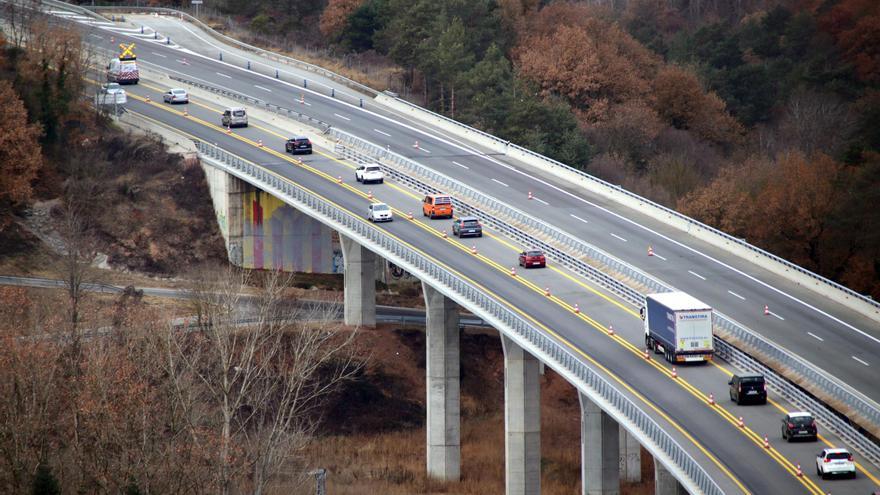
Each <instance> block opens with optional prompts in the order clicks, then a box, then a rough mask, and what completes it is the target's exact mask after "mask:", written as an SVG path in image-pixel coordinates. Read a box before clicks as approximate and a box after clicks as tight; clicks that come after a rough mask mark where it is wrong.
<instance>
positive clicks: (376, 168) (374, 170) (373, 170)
mask: <svg viewBox="0 0 880 495" xmlns="http://www.w3.org/2000/svg"><path fill="white" fill-rule="evenodd" d="M366 171H367V172H381V170H380V169H379V167H367V169H366Z"/></svg>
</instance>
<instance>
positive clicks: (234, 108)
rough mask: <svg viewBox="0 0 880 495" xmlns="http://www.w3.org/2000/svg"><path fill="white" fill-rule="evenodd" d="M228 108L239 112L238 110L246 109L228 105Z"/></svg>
mask: <svg viewBox="0 0 880 495" xmlns="http://www.w3.org/2000/svg"><path fill="white" fill-rule="evenodd" d="M226 109H227V110H231V111H233V112H237V111H238V110H241V111H244V107H228V108H226Z"/></svg>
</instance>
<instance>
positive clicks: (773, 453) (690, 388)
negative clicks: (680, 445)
mask: <svg viewBox="0 0 880 495" xmlns="http://www.w3.org/2000/svg"><path fill="white" fill-rule="evenodd" d="M133 96H135V98H136V99H139V100H142V101H145V100H144V99H142V98H141V97H138V96H136V95H133ZM156 106H159V107H160V108H164V106H161V105H158V104H156ZM205 108H209V107H205ZM165 109H166V110H167V111H169V112H172V113H179V114H181V115H182V112H176V111H174V110H171V109H168V108H165ZM209 109H210V108H209ZM211 110H212V111H213V109H211ZM188 118H190V119H191V120H194V121H196V122H199V123H200V124H202V125H205V126H207V127H209V128H212V129H214V130H218V131H219V132H223V128H222V127H219V126H216V125H213V124H210V123H208V122H206V121H204V120H202V119H198V118H195V117H192V116H188ZM254 127H257V128H259V129H261V130H264V131H265V132H267V133H270V134H273V135H276V136H279V137H282V138H283V136H280V135H278V134H277V133H274V132H272V131H271V130H268V129H264V128H261V127H258V126H254ZM233 136H234V137H236V138H237V139H239V140H241V141H244V142H247V143H248V144H251V145H253V146H257V144H256V143H254V142H253V141H252V140H249V139H247V138H244V137H242V136H239V135H233ZM285 139H286V138H285ZM263 149H264V151H267V152H269V153H271V154H274V155H276V156H279V157H281V158H283V159H285V160H287V161H290V162H293V163H296V164H298V165H299V166H301V167H303V168H306V169H307V170H309V171H311V172H313V173H315V174H316V175H319V176H321V177H324V178H325V179H327V180H331V181H335V180H336V179H335V178H333V177H332V176H330V175H329V174H326V173H324V172H322V171H320V170H317V169H314V168H313V167H310V166H307V165H305V164H304V163H303V162H301V161H298V160H295V159H292V158H290V157H288V156H287V155H285V154H281V153H280V152H277V151H275V150H272V149H266V148H265V147H264V148H263ZM321 154H322V155H323V156H326V157H328V158H330V159H332V160H334V161H336V162H338V163H342V164H345V163H344V162H341V161H339V160H337V159H336V158H335V157H331V156H329V155H325V154H323V153H321ZM345 165H346V166H349V165H348V164H345ZM349 167H350V166H349ZM285 180H287V179H285ZM341 185H343V186H345V188H346V189H349V190H351V191H352V192H354V193H356V194H359V195H361V196H362V197H365V198H366V197H367V195H366V193H363V192H362V191H360V190H358V189H355V188H353V187H352V186H350V185H348V184H341ZM301 187H302V186H301ZM395 189H397V190H399V191H401V192H404V193H405V194H408V195H409V196H411V197H415V198H418V196H415V195H413V194H411V193H408V192H406V191H403V190H401V189H400V188H397V187H395ZM368 199H369V198H368ZM397 211H398V212H399V213H400V214H403V212H400V211H399V210H397ZM415 223H416V224H418V225H419V226H421V227H422V228H423V229H426V230H428V231H429V232H430V233H432V234H433V235H437V236H441V235H442V234H441V233H439V232H438V231H437V230H436V229H434V228H432V227H428V226H426V225H424V224H423V223H422V222H419V221H415ZM389 235H390V234H389ZM492 237H493V238H494V239H495V240H496V241H498V242H500V243H502V244H503V245H506V246H508V247H510V248H512V249H514V250H518V249H517V248H515V247H513V246H512V245H510V244H508V243H507V242H506V241H503V240H501V239H500V238H498V237H497V236H492ZM447 240H448V241H449V242H451V243H453V244H454V245H456V246H457V247H459V248H460V249H462V250H463V251H466V252H469V249H468V248H467V247H466V246H464V245H463V244H461V243H460V242H456V241H455V240H454V239H451V238H447ZM401 242H403V241H401ZM420 252H421V251H420ZM478 257H479V258H481V259H482V260H483V261H484V262H485V263H486V264H488V265H490V266H493V267H495V268H496V269H499V270H502V271H505V272H506V271H507V268H505V267H503V266H501V265H500V264H499V263H497V262H495V261H494V260H490V259H489V258H487V257H485V256H483V255H478ZM560 273H561V272H560ZM563 275H565V276H566V277H568V278H569V279H571V280H572V281H574V282H576V283H578V284H579V285H581V286H585V285H584V284H583V283H581V282H580V281H577V280H575V279H573V278H572V277H571V276H570V275H568V274H566V273H563ZM465 278H466V277H465ZM517 278H518V279H519V280H520V281H521V282H522V283H524V284H525V285H527V286H529V287H530V288H532V289H533V290H535V291H537V292H540V293H541V294H543V289H541V288H540V287H537V286H535V285H534V284H533V283H531V282H527V281H526V280H525V279H522V278H521V277H517ZM466 279H467V278H466ZM468 280H470V279H468ZM472 283H473V281H472ZM585 287H586V286H585ZM588 288H589V287H588ZM590 289H592V288H590ZM594 292H595V291H594ZM490 293H491V292H490ZM493 295H494V294H493ZM599 295H600V296H602V297H603V298H605V299H606V300H608V301H609V302H613V303H614V304H615V305H617V306H618V307H621V308H623V309H625V310H627V311H628V312H629V313H631V314H633V315H634V316H636V317H638V315H637V314H636V313H635V312H634V311H631V310H629V309H628V308H625V307H623V306H621V305H620V304H619V303H617V302H616V301H611V300H610V299H608V298H607V297H606V296H604V295H603V294H599ZM496 297H497V296H496ZM498 299H499V300H502V301H504V299H501V298H500V297H499V298H498ZM550 299H551V300H554V302H556V303H557V304H559V305H562V306H564V307H566V308H570V306H569V305H567V303H564V302H563V301H561V300H560V299H558V298H555V297H551V298H550ZM505 304H507V305H508V306H510V307H513V306H512V305H510V304H509V303H507V302H506V301H505ZM514 309H515V308H514ZM515 310H516V311H518V312H520V313H521V311H519V310H518V309H515ZM524 316H527V315H524ZM581 318H582V319H584V320H585V321H587V322H588V323H590V324H591V325H592V326H594V327H595V328H596V329H597V330H600V331H603V333H605V334H606V335H607V329H605V328H604V327H603V326H602V325H601V324H599V323H597V322H595V321H594V320H592V319H591V318H589V317H587V316H586V315H584V314H583V313H581ZM529 319H530V320H532V321H533V322H534V323H536V324H538V325H540V326H541V327H542V328H544V329H545V330H547V331H548V332H549V333H550V334H552V335H554V336H555V337H556V338H557V339H559V340H560V341H562V342H565V343H566V345H568V346H569V347H570V348H572V349H573V350H575V351H576V352H578V353H579V354H581V355H582V356H583V357H584V358H586V359H588V360H590V362H592V363H593V364H594V365H596V366H597V367H600V368H601V369H603V371H605V372H606V373H608V374H609V375H610V376H614V377H615V380H616V381H618V382H619V383H621V384H622V385H624V386H625V387H626V388H627V389H628V390H630V391H631V392H632V393H633V394H636V395H638V396H639V397H640V399H642V400H643V401H644V402H645V403H646V404H648V405H649V406H650V407H652V408H654V409H655V410H656V411H657V412H658V413H661V414H662V412H661V411H659V410H658V409H656V407H654V406H653V404H651V403H650V402H648V401H647V399H645V398H644V397H642V396H641V395H640V394H638V393H637V392H636V391H635V390H634V389H632V388H631V387H629V386H628V385H627V384H625V383H624V382H622V380H620V379H619V378H617V377H616V375H613V374H612V373H610V372H609V371H608V370H607V369H606V368H604V367H603V366H601V365H600V364H599V363H598V362H596V361H594V360H593V359H592V358H591V357H589V356H588V355H586V354H585V353H583V352H582V351H580V350H579V349H577V348H576V347H575V346H573V345H572V344H570V343H569V342H567V341H566V340H565V339H564V338H562V337H561V336H559V335H557V334H556V333H555V332H553V331H552V330H550V329H549V328H546V327H545V326H544V325H542V324H540V323H539V322H537V321H536V320H534V319H532V318H530V317H529ZM612 338H613V339H614V340H616V341H618V343H620V344H622V345H624V346H625V347H627V348H629V349H630V350H631V352H634V353H636V354H638V355H641V352H640V351H639V350H638V349H637V348H635V346H633V345H632V344H630V343H629V342H627V341H625V340H623V339H622V338H621V337H619V336H614V337H612ZM650 363H651V364H652V365H653V366H654V367H655V368H656V369H658V370H659V371H661V372H662V373H664V374H666V375H667V376H670V375H671V372H669V371H668V370H667V369H666V368H665V367H663V366H661V365H659V364H656V363H655V362H654V361H653V360H652V361H650ZM713 364H715V363H713ZM716 366H717V365H716ZM719 368H720V367H719ZM720 369H723V368H720ZM724 371H725V372H726V370H724ZM676 381H678V382H679V384H680V385H681V386H682V387H683V388H685V390H687V391H688V392H689V393H691V394H692V395H694V396H695V397H697V398H698V399H699V400H701V401H704V402H708V400H707V399H706V398H705V396H704V395H703V394H702V392H700V391H699V390H697V389H696V388H695V387H693V385H691V384H689V383H687V382H685V381H684V380H683V379H681V378H678V379H676ZM777 407H778V405H777ZM715 409H716V411H717V412H718V413H719V415H721V416H722V417H724V418H725V419H727V420H728V421H729V422H731V423H732V424H734V425H735V426H736V418H734V417H733V415H732V414H731V413H729V412H728V411H727V410H725V409H723V408H722V407H720V406H716V408H715ZM664 417H666V416H665V414H664ZM667 419H668V421H669V422H670V424H673V425H675V426H676V428H678V429H679V431H681V432H682V433H684V434H685V435H686V436H688V437H689V438H690V439H691V440H692V442H693V443H694V445H696V446H697V447H698V448H700V449H701V450H703V452H704V453H705V454H707V456H709V454H708V452H706V451H705V450H704V449H703V448H702V446H701V445H699V444H698V443H697V442H696V440H695V439H693V438H692V437H690V436H689V435H688V434H687V433H686V432H685V431H684V430H682V429H681V428H680V427H678V425H677V424H676V423H674V422H673V421H672V420H671V418H668V417H667ZM743 429H744V430H746V436H747V437H749V438H751V439H752V440H753V441H754V442H755V443H756V444H758V445H759V446H761V447H762V449H763V439H762V438H761V437H760V436H759V435H758V434H757V433H755V432H754V431H752V430H750V429H749V428H743ZM763 450H768V454H769V455H771V457H773V458H774V459H775V460H777V462H779V463H780V464H781V465H782V466H783V468H785V469H786V470H788V471H789V472H790V473H791V474H795V468H794V465H793V464H791V463H790V462H789V461H787V460H786V459H785V458H783V457H782V456H781V454H780V453H779V452H778V451H776V450H775V449H773V448H771V449H763ZM709 457H710V458H712V459H713V462H715V463H716V465H718V466H719V467H720V468H722V469H723V470H725V472H727V471H726V469H724V468H723V466H721V465H720V464H719V463H718V461H717V460H715V459H714V458H713V457H711V456H709ZM728 475H729V476H731V479H733V480H734V481H735V482H736V483H737V484H738V485H739V486H740V488H742V489H743V490H744V491H745V488H744V487H743V486H742V485H741V484H740V483H739V482H738V480H736V479H735V478H733V477H732V475H730V473H729V472H728ZM804 478H805V477H804ZM804 478H798V479H799V480H800V481H801V483H803V484H804V485H805V486H807V488H808V489H810V491H813V488H815V489H816V490H818V487H816V486H815V485H814V484H813V483H812V480H809V479H808V478H807V479H806V481H807V483H809V485H813V486H808V484H807V483H804V481H805V480H804ZM872 479H873V477H872ZM814 493H816V492H814ZM818 493H821V490H819V491H818Z"/></svg>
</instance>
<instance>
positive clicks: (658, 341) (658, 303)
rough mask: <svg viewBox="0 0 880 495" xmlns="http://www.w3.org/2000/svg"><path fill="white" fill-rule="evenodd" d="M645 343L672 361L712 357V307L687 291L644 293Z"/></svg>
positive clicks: (699, 360) (680, 361)
mask: <svg viewBox="0 0 880 495" xmlns="http://www.w3.org/2000/svg"><path fill="white" fill-rule="evenodd" d="M642 318H643V319H644V320H645V346H646V347H647V348H648V349H649V350H653V351H654V352H655V353H656V354H663V355H664V356H665V357H666V360H667V361H669V362H670V363H690V362H703V361H709V360H711V359H712V356H713V354H714V353H715V345H714V343H713V341H712V308H711V307H710V306H709V305H708V304H706V303H704V302H701V301H700V300H698V299H696V298H695V297H693V296H691V295H689V294H686V293H684V292H665V293H662V294H648V295H647V296H645V306H644V307H643V308H642Z"/></svg>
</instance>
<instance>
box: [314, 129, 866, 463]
mask: <svg viewBox="0 0 880 495" xmlns="http://www.w3.org/2000/svg"><path fill="white" fill-rule="evenodd" d="M329 135H330V136H332V137H335V138H336V139H337V145H336V147H335V151H336V152H337V153H339V154H340V155H341V156H343V157H345V158H347V159H349V160H352V161H354V162H356V163H377V164H379V166H381V167H382V169H383V171H384V172H385V173H386V174H387V175H388V176H389V177H390V178H391V179H392V180H394V181H397V182H400V183H402V184H406V185H407V186H409V187H411V188H412V189H414V190H416V191H419V192H421V193H423V194H436V193H446V194H451V195H452V198H453V202H454V206H455V208H457V209H458V210H459V211H461V212H462V213H463V214H466V215H474V216H478V217H480V219H481V220H482V221H483V222H485V223H486V224H487V225H489V226H490V227H492V228H493V229H495V230H498V231H499V232H501V233H502V234H504V235H506V236H508V237H510V238H512V239H514V240H517V241H519V242H520V243H522V244H523V246H524V247H525V248H529V247H534V248H540V249H543V250H544V251H545V252H546V254H547V256H548V257H549V258H550V259H552V260H553V261H555V262H557V263H559V264H562V265H564V266H566V267H567V268H569V269H571V270H572V271H574V272H576V273H578V274H580V275H582V276H584V277H585V278H587V279H588V280H591V281H593V282H594V283H596V284H598V285H600V286H602V287H605V288H606V289H608V290H609V291H611V292H613V293H615V294H617V295H619V296H621V297H622V298H623V299H624V300H626V301H628V302H630V303H632V304H633V305H637V306H641V305H642V304H643V303H644V294H645V293H655V292H669V291H673V290H675V288H674V287H671V286H669V285H666V284H664V283H662V282H660V281H658V280H656V279H654V278H652V277H650V276H648V275H646V274H644V273H643V272H641V271H639V270H637V269H635V268H632V267H630V266H628V265H626V264H625V263H623V262H622V261H620V260H617V259H616V258H614V257H612V256H611V255H608V254H607V253H604V252H603V251H601V250H599V249H597V248H595V247H593V246H591V245H589V244H588V243H586V242H583V241H581V240H580V239H577V238H575V237H574V236H571V235H569V234H567V233H565V232H564V231H561V230H559V229H557V228H555V227H553V226H552V225H549V224H547V223H546V222H541V221H539V220H537V219H535V218H534V217H532V216H530V215H527V214H525V213H523V212H521V211H519V210H517V209H515V208H513V207H510V206H507V205H505V204H504V203H502V202H500V201H498V200H496V199H494V198H492V197H490V196H487V195H485V194H483V193H481V192H479V191H476V190H475V189H473V188H471V187H470V186H467V185H466V184H462V183H460V182H458V181H456V180H454V179H451V178H449V177H447V176H445V175H443V174H440V173H438V172H436V171H435V170H433V169H430V168H428V167H425V166H423V165H421V164H419V163H418V162H415V161H413V160H410V159H409V158H406V157H404V156H402V155H400V154H397V153H395V152H392V151H390V150H388V149H387V148H382V147H380V146H377V145H375V144H372V143H370V142H368V141H365V140H363V139H360V138H358V137H356V136H354V135H352V134H349V133H347V132H344V131H341V130H339V129H335V128H333V129H331V130H330V131H329ZM359 150H360V151H359ZM389 163H392V164H394V166H390V165H389ZM396 167H400V168H401V169H402V170H398V169H397V168H396ZM419 178H424V179H425V180H427V181H428V182H427V183H426V182H423V181H422V180H420V179H419ZM525 229H528V232H535V233H537V235H532V234H529V233H528V232H527V231H526V230H525ZM545 239H547V240H545ZM560 245H561V246H562V247H561V248H560V247H558V246H560ZM585 258H589V259H592V260H595V261H598V262H599V263H600V264H601V265H602V266H603V267H606V268H609V269H610V270H612V271H613V272H616V273H618V274H623V275H624V276H625V277H626V278H628V279H629V280H630V281H632V282H635V283H636V284H638V285H641V286H642V287H644V288H645V289H646V291H645V292H639V291H638V290H636V289H634V288H632V287H630V286H628V285H627V284H626V283H623V282H621V281H620V280H618V279H617V278H615V277H612V276H610V275H608V274H607V273H605V272H604V271H602V270H600V269H598V268H596V267H594V266H592V265H590V264H589V263H587V262H586V261H584V259H585ZM715 315H716V318H715V334H716V335H715V337H714V341H715V346H716V348H719V349H725V354H724V355H725V356H727V357H728V358H729V359H728V361H729V362H731V363H732V364H734V365H735V366H738V367H742V369H744V370H747V371H756V372H762V373H764V374H766V375H767V376H772V379H768V382H769V383H770V385H771V386H772V387H773V388H774V389H775V390H776V391H777V392H779V393H780V395H782V396H784V397H786V398H787V399H789V400H790V401H791V402H792V403H793V404H795V405H797V406H798V407H800V408H803V409H807V410H810V411H813V413H814V415H816V417H817V418H818V419H819V420H820V421H821V422H822V423H823V424H824V425H825V426H826V427H827V428H828V429H829V430H831V431H833V432H835V433H836V434H837V435H838V436H840V437H841V438H844V439H846V440H847V441H848V442H850V444H851V445H853V446H854V448H856V449H858V450H859V452H861V453H862V454H863V455H865V457H867V458H869V459H871V462H874V463H876V464H877V465H878V466H880V445H877V444H876V443H875V442H873V441H872V440H870V439H869V438H867V437H865V435H863V434H861V433H860V432H859V431H858V430H857V429H856V428H854V427H853V426H852V425H850V424H849V423H847V422H845V421H843V420H841V418H840V417H839V415H838V413H837V412H835V411H834V410H832V409H831V408H829V407H828V406H826V405H825V404H824V403H822V402H820V401H818V400H816V399H815V398H814V397H812V396H811V395H810V394H809V393H806V392H805V391H804V390H801V388H799V387H798V386H797V385H796V384H794V383H792V381H791V380H790V379H788V378H785V377H784V375H783V374H782V373H780V372H777V371H775V370H773V369H771V368H770V367H769V366H766V365H764V364H761V363H760V362H759V361H758V360H756V359H754V358H753V357H751V356H750V355H749V353H748V352H745V351H743V350H741V349H739V348H737V347H735V346H734V345H732V344H731V343H729V342H726V341H725V340H724V338H723V337H726V338H728V339H729V338H731V337H733V339H734V341H735V342H737V344H738V345H739V346H742V347H744V348H745V349H747V350H748V351H749V352H751V353H753V354H757V355H760V356H761V358H762V360H764V361H767V362H775V363H780V364H782V365H783V366H784V367H786V368H788V369H789V370H791V371H792V372H794V373H795V374H799V376H800V377H801V378H802V379H806V381H807V382H809V383H811V384H814V385H815V386H817V387H819V389H820V390H821V391H822V392H824V393H825V394H827V395H826V397H824V398H823V399H824V401H825V402H835V401H836V402H837V403H838V404H845V405H847V406H849V407H852V408H853V409H855V411H850V415H852V413H853V412H855V413H857V414H860V415H861V417H862V418H863V420H864V421H869V422H873V423H872V424H880V423H877V421H878V419H880V416H878V410H877V409H876V408H874V407H873V406H872V405H871V404H870V403H868V402H867V401H865V400H863V399H862V398H861V397H860V395H858V393H857V392H855V391H852V390H848V388H849V387H848V386H846V385H845V384H841V383H838V382H837V381H835V380H832V379H829V378H828V376H830V375H828V374H827V373H825V372H823V371H821V370H819V369H817V368H816V367H814V366H813V365H811V364H810V363H808V362H806V361H804V360H803V359H801V358H799V357H798V356H795V355H794V354H791V353H790V352H788V351H787V350H785V349H783V348H781V347H779V346H777V345H776V344H774V343H773V342H771V341H769V340H767V339H765V338H764V337H763V336H761V335H758V334H756V333H754V332H752V331H751V330H749V329H748V328H746V327H744V326H743V325H741V324H739V323H737V322H736V321H734V320H732V319H730V318H728V317H727V316H725V315H724V314H722V313H719V312H717V311H716V312H715ZM719 334H720V335H719ZM756 366H760V368H757V367H756ZM820 395H821V394H820Z"/></svg>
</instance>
